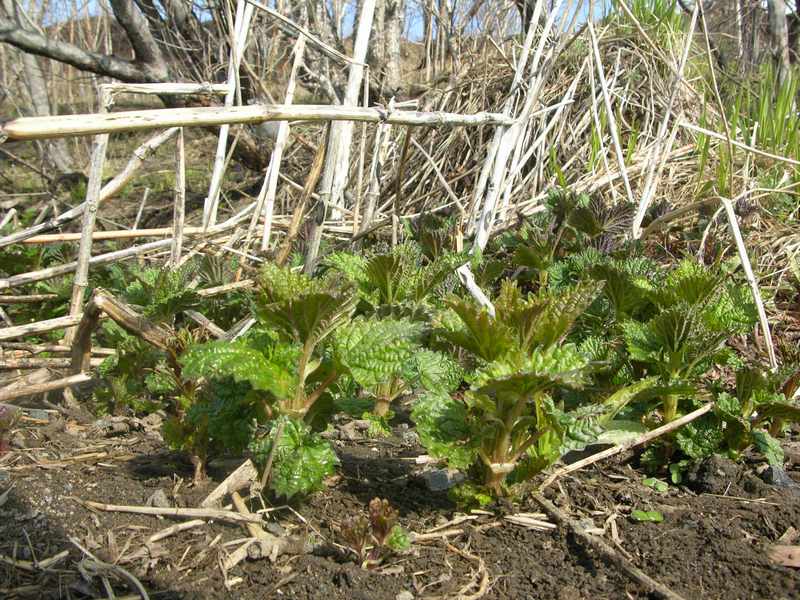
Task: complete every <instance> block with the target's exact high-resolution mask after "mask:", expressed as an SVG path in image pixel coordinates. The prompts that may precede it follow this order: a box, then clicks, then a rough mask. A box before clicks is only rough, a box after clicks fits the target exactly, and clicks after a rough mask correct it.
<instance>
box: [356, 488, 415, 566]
mask: <svg viewBox="0 0 800 600" xmlns="http://www.w3.org/2000/svg"><path fill="white" fill-rule="evenodd" d="M399 516H400V515H399V513H398V512H397V510H395V509H394V508H392V506H391V505H390V504H389V501H388V500H381V499H380V498H373V499H372V500H371V501H370V503H369V510H368V512H367V515H366V516H365V515H363V514H360V515H358V516H355V517H352V518H350V519H348V520H347V521H346V522H344V523H343V524H342V528H341V536H342V540H343V541H344V543H345V544H346V545H347V547H348V548H349V549H350V550H351V551H352V552H353V553H354V554H355V555H356V556H357V557H358V559H359V561H360V562H361V567H362V568H364V569H371V568H375V567H377V566H380V564H381V563H382V562H383V561H384V560H385V559H386V557H387V556H388V555H389V554H390V553H391V552H402V551H404V550H407V549H408V548H409V546H410V545H411V542H410V540H409V537H408V534H407V533H406V532H405V531H404V530H403V528H402V527H400V525H398V523H397V521H398V519H399Z"/></svg>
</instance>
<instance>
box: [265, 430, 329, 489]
mask: <svg viewBox="0 0 800 600" xmlns="http://www.w3.org/2000/svg"><path fill="white" fill-rule="evenodd" d="M250 449H251V450H252V452H253V457H254V458H255V460H256V461H257V462H258V463H260V464H266V463H267V462H268V460H269V457H270V455H273V454H274V455H273V462H272V465H271V467H272V471H271V472H270V488H271V489H272V490H273V491H274V492H275V493H276V494H277V495H278V496H282V497H285V498H287V499H290V498H292V497H294V496H296V495H297V494H309V493H311V492H315V491H317V490H320V489H322V484H323V480H324V479H325V478H326V477H328V476H330V475H332V474H333V472H334V468H335V466H336V465H337V464H338V462H339V461H338V459H337V458H336V454H335V453H334V452H333V449H332V448H331V446H330V444H329V443H328V442H327V441H326V440H324V439H323V438H322V437H320V435H319V434H318V433H315V432H313V431H312V430H311V428H310V427H309V426H308V425H307V424H306V423H304V422H302V421H299V420H297V419H292V418H290V417H288V416H281V417H278V418H277V419H274V420H272V421H270V422H269V423H268V426H267V427H265V428H259V429H258V430H257V431H256V432H255V433H254V435H253V437H252V441H251V442H250Z"/></svg>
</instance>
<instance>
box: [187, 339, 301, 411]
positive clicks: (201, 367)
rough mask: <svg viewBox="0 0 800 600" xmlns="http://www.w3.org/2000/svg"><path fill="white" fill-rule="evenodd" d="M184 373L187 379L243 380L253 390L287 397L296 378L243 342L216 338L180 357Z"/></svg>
mask: <svg viewBox="0 0 800 600" xmlns="http://www.w3.org/2000/svg"><path fill="white" fill-rule="evenodd" d="M181 364H182V365H183V376H184V377H187V378H190V379H199V378H200V377H205V378H207V379H225V378H228V377H230V378H232V379H234V381H246V382H248V383H249V384H250V385H251V386H252V387H253V388H254V389H257V390H264V391H268V392H271V393H273V394H274V395H275V396H276V397H277V398H287V397H289V396H290V395H291V394H292V393H293V391H294V386H295V379H294V376H293V374H292V372H291V371H289V370H287V369H286V367H285V365H282V364H279V363H278V362H272V361H269V360H267V357H266V356H265V355H264V354H263V353H262V352H259V351H258V350H255V349H253V348H250V347H249V346H247V345H246V344H245V343H243V342H239V341H237V342H225V341H215V342H209V343H207V344H201V345H198V346H195V347H193V348H191V349H190V350H189V351H188V352H187V353H186V354H184V355H183V357H182V358H181Z"/></svg>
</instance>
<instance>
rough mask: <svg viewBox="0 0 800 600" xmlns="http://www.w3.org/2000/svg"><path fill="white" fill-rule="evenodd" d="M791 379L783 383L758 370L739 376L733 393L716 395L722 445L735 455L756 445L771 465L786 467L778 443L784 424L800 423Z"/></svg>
mask: <svg viewBox="0 0 800 600" xmlns="http://www.w3.org/2000/svg"><path fill="white" fill-rule="evenodd" d="M793 388H796V382H794V380H793V379H792V378H790V379H789V380H788V381H787V382H786V383H782V380H781V379H779V378H778V377H777V376H776V375H773V374H771V373H764V372H761V371H759V370H756V369H742V370H740V371H739V372H738V373H737V374H736V389H735V390H734V393H733V394H730V393H728V392H724V391H723V392H720V393H719V394H717V398H716V404H715V407H714V409H715V410H714V412H715V414H716V415H717V417H718V418H719V419H720V420H721V422H722V423H723V424H724V425H722V428H723V429H724V437H723V443H724V448H725V450H726V451H727V452H728V453H729V454H730V455H732V456H734V457H736V456H739V455H740V454H741V453H742V452H744V451H745V450H746V449H747V448H749V447H751V446H755V447H756V448H758V450H759V451H760V452H761V453H762V454H763V455H764V457H765V458H766V459H767V462H769V463H770V464H772V465H778V466H782V465H783V451H782V450H781V447H780V445H779V444H778V442H777V441H776V440H775V438H776V437H778V436H779V435H780V434H781V433H782V430H783V427H784V424H785V423H798V422H800V406H798V405H797V404H796V403H793V402H790V401H789V400H788V399H787V395H788V396H789V397H792V396H793V395H794V392H795V391H796V389H793Z"/></svg>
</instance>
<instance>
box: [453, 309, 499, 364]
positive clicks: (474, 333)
mask: <svg viewBox="0 0 800 600" xmlns="http://www.w3.org/2000/svg"><path fill="white" fill-rule="evenodd" d="M448 307H449V308H450V309H451V310H452V311H453V312H455V313H456V314H457V315H458V317H459V318H460V319H461V323H462V327H461V328H460V329H440V330H438V333H439V335H440V336H441V337H443V338H444V339H446V340H447V341H449V342H450V343H452V344H455V345H456V346H459V347H460V348H464V349H465V350H467V351H468V352H471V353H472V354H474V355H475V356H477V357H478V358H480V359H482V360H484V361H486V362H491V361H493V360H496V359H498V358H500V357H501V356H503V355H504V354H506V353H507V352H508V351H509V350H511V348H513V347H514V332H513V331H512V330H511V329H510V328H509V327H507V326H506V325H504V324H502V323H500V322H497V321H495V320H494V319H492V317H491V316H490V315H489V313H488V312H487V311H486V309H484V308H482V307H479V306H477V305H476V304H475V303H472V302H467V301H464V300H456V301H452V302H448Z"/></svg>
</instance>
